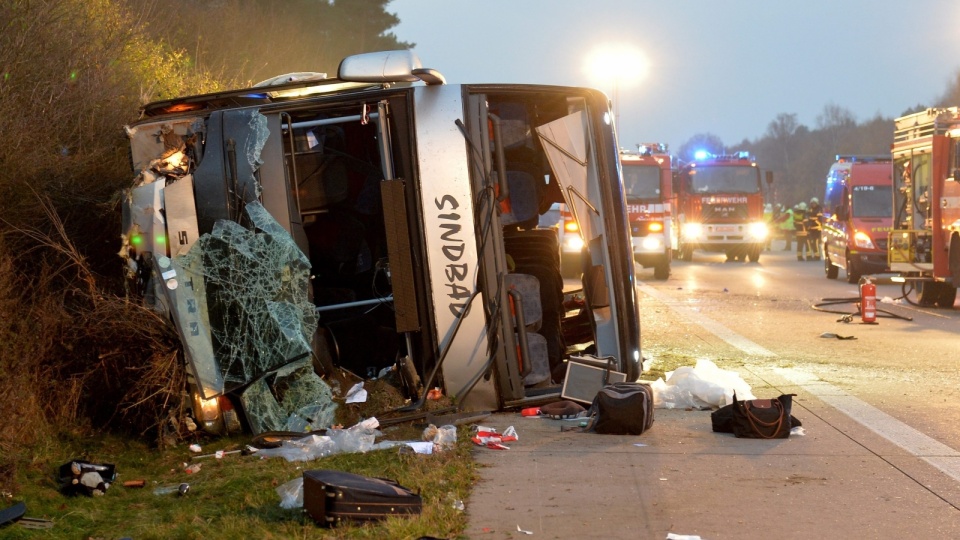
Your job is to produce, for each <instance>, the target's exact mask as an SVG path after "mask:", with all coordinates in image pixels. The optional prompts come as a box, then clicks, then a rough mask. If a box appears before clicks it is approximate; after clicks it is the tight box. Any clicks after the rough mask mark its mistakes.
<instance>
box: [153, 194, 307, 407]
mask: <svg viewBox="0 0 960 540" xmlns="http://www.w3.org/2000/svg"><path fill="white" fill-rule="evenodd" d="M246 212H247V216H248V217H249V219H250V222H251V225H252V228H251V229H247V228H245V227H243V226H241V225H239V224H238V223H235V222H232V221H218V222H217V224H216V225H215V226H214V229H213V232H212V233H210V234H207V235H203V236H201V237H200V239H199V240H198V241H197V243H196V244H195V245H194V247H193V248H192V249H191V250H190V252H189V253H187V254H186V255H184V256H182V257H180V258H178V260H176V261H175V265H176V266H178V267H179V271H180V273H182V277H181V278H180V282H182V283H184V284H185V285H186V286H188V288H192V289H194V290H196V289H197V288H198V286H199V284H200V283H202V287H203V289H204V291H205V293H206V294H205V295H204V294H196V295H194V298H193V299H192V303H191V301H189V300H188V301H187V303H188V305H186V306H184V308H185V309H179V310H177V311H178V312H184V311H185V312H186V313H190V312H191V311H196V310H197V309H198V308H199V309H200V310H203V311H206V312H207V313H208V317H209V327H208V330H209V332H210V335H211V345H212V352H213V357H194V358H191V360H192V362H193V364H194V367H195V370H196V372H197V374H198V375H201V374H209V375H212V376H213V378H212V379H208V380H202V381H201V382H202V383H204V384H203V385H202V386H203V389H204V390H205V391H204V397H209V395H210V393H211V392H212V393H213V394H220V393H222V392H224V391H229V390H231V389H233V388H236V387H238V386H240V385H243V384H246V383H248V382H250V381H252V380H254V379H256V378H257V377H259V376H260V375H262V374H264V373H266V372H267V371H270V370H272V369H276V368H278V367H280V366H282V365H284V364H287V363H289V362H291V361H294V360H297V359H301V358H305V357H307V356H309V355H310V352H311V348H310V339H311V337H312V336H313V333H314V332H315V331H316V327H317V318H316V314H315V312H314V309H313V304H311V303H310V302H309V301H308V299H307V287H308V284H309V277H310V263H309V261H308V260H307V258H306V256H305V255H304V254H303V252H301V251H300V249H299V248H298V247H297V245H296V244H295V243H294V241H293V239H292V238H291V237H290V235H289V234H288V233H287V232H286V230H284V229H283V227H281V226H280V225H279V224H278V223H277V222H276V221H275V220H274V219H273V218H272V217H271V216H270V214H269V213H267V211H266V210H264V208H263V206H261V205H260V204H259V203H251V204H248V205H247V206H246ZM168 288H169V285H168ZM204 307H205V308H206V309H204ZM198 324H199V323H198V322H191V324H190V325H188V329H189V328H191V327H192V328H198ZM211 363H214V364H216V367H215V368H214V367H213V366H212V365H211ZM217 384H220V385H221V386H220V387H217V386H216V385H217Z"/></svg>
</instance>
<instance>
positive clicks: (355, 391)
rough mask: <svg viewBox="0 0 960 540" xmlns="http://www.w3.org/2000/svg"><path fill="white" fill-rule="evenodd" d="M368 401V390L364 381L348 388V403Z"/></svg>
mask: <svg viewBox="0 0 960 540" xmlns="http://www.w3.org/2000/svg"><path fill="white" fill-rule="evenodd" d="M366 401H367V391H366V390H364V389H363V381H360V382H358V383H357V384H355V385H353V386H352V387H350V389H349V390H347V398H346V401H345V402H346V403H366Z"/></svg>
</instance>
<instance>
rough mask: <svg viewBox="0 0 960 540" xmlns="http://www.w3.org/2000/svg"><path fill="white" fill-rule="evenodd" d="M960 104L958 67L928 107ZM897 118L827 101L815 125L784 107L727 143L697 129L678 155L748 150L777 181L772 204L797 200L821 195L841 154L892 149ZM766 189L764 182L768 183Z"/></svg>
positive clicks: (687, 156)
mask: <svg viewBox="0 0 960 540" xmlns="http://www.w3.org/2000/svg"><path fill="white" fill-rule="evenodd" d="M950 106H960V72H958V74H957V76H956V77H955V79H954V80H953V82H952V83H951V84H949V85H948V87H947V88H946V89H945V90H944V93H943V94H942V95H941V96H940V97H938V98H935V99H934V100H932V104H931V105H930V107H950ZM927 107H928V106H926V105H922V104H918V105H914V106H912V107H906V108H905V109H904V110H903V112H902V113H901V114H900V116H903V115H907V114H912V113H915V112H920V111H923V110H926V109H927ZM893 122H894V118H887V117H883V116H881V115H879V114H878V115H875V116H874V117H872V118H869V119H866V120H863V121H858V120H857V118H856V115H854V114H853V113H852V112H851V111H850V110H849V109H846V108H844V107H842V106H840V105H836V104H833V103H829V104H827V105H825V106H824V108H823V110H822V111H821V113H820V114H819V115H818V116H817V118H816V124H815V125H814V126H813V127H812V128H811V127H808V126H805V125H803V124H801V123H800V122H799V121H798V120H797V115H796V113H780V114H778V115H777V117H776V118H774V119H773V120H771V121H770V123H769V124H767V129H766V131H765V132H764V134H763V135H762V136H760V137H758V138H756V139H754V140H748V139H744V140H743V141H741V142H740V143H738V144H733V145H729V146H728V145H725V144H724V143H723V141H722V140H721V139H720V138H719V137H717V136H716V135H713V134H711V133H698V134H695V135H693V136H692V137H691V138H690V139H688V140H687V141H686V142H684V143H683V145H681V147H680V149H679V151H678V153H677V155H678V156H679V157H680V159H681V160H686V161H689V160H692V159H693V153H694V152H695V151H696V150H697V149H704V150H707V151H708V152H711V153H715V154H724V153H734V152H738V151H747V152H750V154H751V155H753V156H754V157H755V158H756V160H757V166H758V167H759V168H760V169H761V170H762V171H772V172H773V177H774V182H773V184H772V185H771V187H770V189H769V190H768V191H766V201H767V202H768V203H771V204H782V205H784V206H790V207H792V206H794V205H796V204H797V203H800V202H809V201H810V199H811V198H812V197H817V198H818V199H821V200H822V199H823V192H824V187H825V182H826V176H827V171H828V170H829V168H830V165H831V164H833V163H834V161H836V157H837V156H838V155H861V156H882V155H890V147H891V145H892V144H893ZM764 189H765V190H766V189H767V187H766V185H765V186H764Z"/></svg>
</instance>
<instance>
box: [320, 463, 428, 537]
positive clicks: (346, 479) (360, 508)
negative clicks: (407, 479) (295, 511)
mask: <svg viewBox="0 0 960 540" xmlns="http://www.w3.org/2000/svg"><path fill="white" fill-rule="evenodd" d="M422 506H423V500H422V499H421V498H420V495H418V494H416V493H414V492H412V491H410V490H409V489H407V488H405V487H403V486H401V485H400V484H398V483H396V482H394V481H393V480H387V479H386V478H369V477H366V476H360V475H358V474H353V473H348V472H344V471H334V470H327V469H320V470H314V471H304V472H303V508H304V509H305V510H306V511H307V513H308V514H310V517H312V518H313V520H314V521H316V522H317V523H319V524H321V525H336V524H337V522H339V521H341V520H344V519H352V520H375V519H382V518H385V517H387V516H391V515H403V514H419V513H420V509H421V508H422Z"/></svg>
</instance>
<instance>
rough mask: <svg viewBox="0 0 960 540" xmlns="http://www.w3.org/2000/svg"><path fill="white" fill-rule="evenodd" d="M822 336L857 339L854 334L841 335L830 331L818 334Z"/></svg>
mask: <svg viewBox="0 0 960 540" xmlns="http://www.w3.org/2000/svg"><path fill="white" fill-rule="evenodd" d="M820 337H822V338H837V339H857V337H856V336H841V335H840V334H834V333H832V332H824V333H822V334H820Z"/></svg>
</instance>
